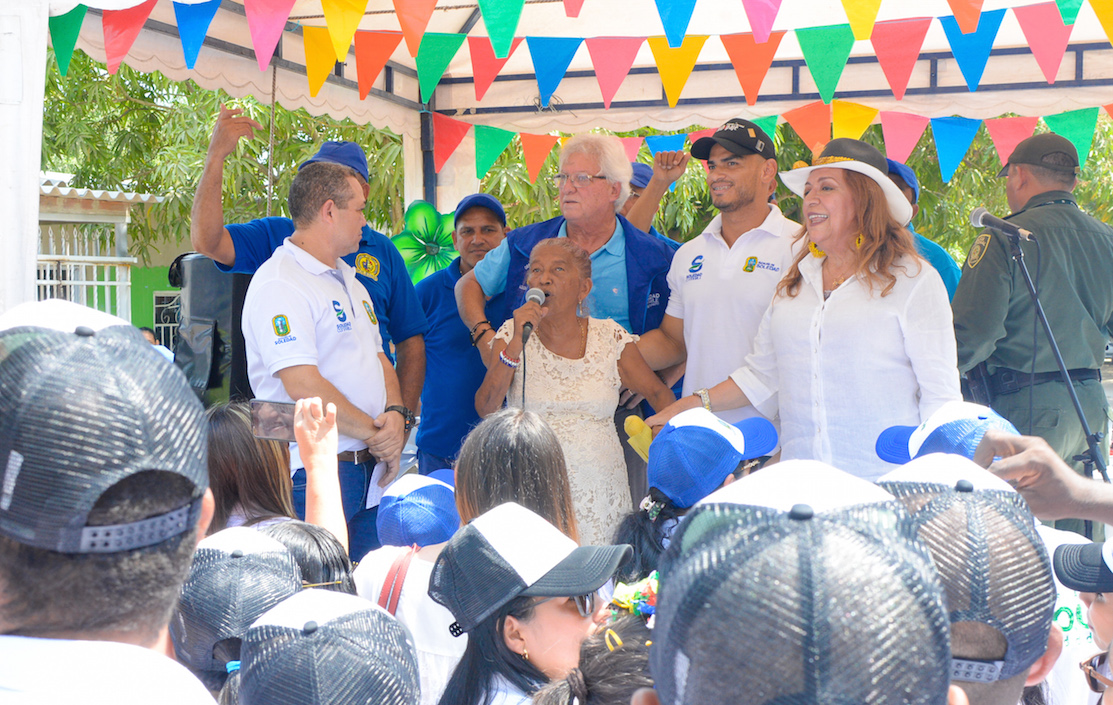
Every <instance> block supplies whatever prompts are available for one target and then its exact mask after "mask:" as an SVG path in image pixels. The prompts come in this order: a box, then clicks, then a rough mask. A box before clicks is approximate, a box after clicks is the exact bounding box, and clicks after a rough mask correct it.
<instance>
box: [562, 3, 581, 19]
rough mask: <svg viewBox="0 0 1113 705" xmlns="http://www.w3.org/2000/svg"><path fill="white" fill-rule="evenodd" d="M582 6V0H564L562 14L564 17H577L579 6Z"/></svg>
mask: <svg viewBox="0 0 1113 705" xmlns="http://www.w3.org/2000/svg"><path fill="white" fill-rule="evenodd" d="M583 6H584V0H564V16H565V17H579V16H580V8H582V7H583Z"/></svg>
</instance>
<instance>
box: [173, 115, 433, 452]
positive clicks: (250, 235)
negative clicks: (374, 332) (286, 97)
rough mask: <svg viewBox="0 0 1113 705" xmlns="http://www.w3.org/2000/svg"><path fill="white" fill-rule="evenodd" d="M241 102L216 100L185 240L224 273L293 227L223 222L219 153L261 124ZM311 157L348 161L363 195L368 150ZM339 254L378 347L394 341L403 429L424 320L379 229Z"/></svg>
mask: <svg viewBox="0 0 1113 705" xmlns="http://www.w3.org/2000/svg"><path fill="white" fill-rule="evenodd" d="M242 113H243V110H242V109H238V108H237V109H228V108H225V107H224V106H221V107H220V115H219V116H218V117H217V119H216V125H215V126H214V127H213V136H212V140H211V141H210V143H209V151H208V154H206V155H205V168H204V170H203V171H202V172H201V179H200V181H198V183H197V193H196V194H195V195H194V198H193V210H192V213H191V218H192V221H191V223H190V231H189V236H190V241H191V242H192V243H193V248H194V249H195V250H197V251H198V252H200V253H201V254H203V255H205V256H207V257H210V258H212V260H213V261H214V262H215V263H216V266H217V268H219V269H220V270H222V271H225V272H235V273H243V274H254V273H255V270H257V269H258V268H259V266H260V265H261V264H263V262H266V261H267V260H268V259H270V256H271V255H272V254H273V253H274V251H275V250H276V249H278V248H279V247H281V246H282V242H283V241H284V240H285V239H286V238H287V237H289V236H290V235H292V234H293V233H294V223H293V221H292V220H290V219H289V218H259V219H256V220H253V221H251V222H249V223H242V224H231V225H225V224H224V203H223V194H222V190H221V187H222V182H223V180H224V160H225V159H227V158H228V156H229V155H230V154H232V152H234V151H235V150H236V144H237V143H238V142H239V140H240V139H241V138H245V137H246V138H249V137H251V136H252V135H253V134H254V132H255V130H258V129H261V127H262V126H261V125H260V124H259V123H257V122H256V121H254V120H252V119H251V118H249V117H247V116H246V115H243V114H242ZM314 162H332V163H334V164H340V165H342V166H347V167H351V168H352V169H355V170H356V172H358V173H359V179H361V184H362V186H363V197H364V198H365V199H366V198H367V194H368V192H369V191H370V187H369V186H368V184H367V180H368V170H367V157H366V155H365V154H364V153H363V149H362V148H361V147H360V146H359V145H357V144H355V143H354V142H325V143H324V144H323V145H322V146H321V149H320V150H319V151H318V152H317V153H316V154H314V155H313V156H312V157H310V158H309V159H307V160H306V161H305V162H303V163H302V164H300V165H299V166H298V170H299V171H300V170H301V169H302V168H303V167H304V166H305V165H307V164H312V163H314ZM343 259H344V261H345V262H347V263H348V264H349V265H351V266H353V267H355V269H356V278H357V279H358V280H359V281H360V283H362V284H363V286H364V287H366V288H367V291H368V293H370V294H371V301H372V303H373V304H374V309H375V315H376V316H377V318H378V324H379V332H380V334H381V335H382V339H383V350H385V351H387V355H388V356H389V355H390V346H391V344H392V343H393V345H394V356H395V358H396V360H395V369H396V371H397V373H398V382H399V385H400V386H401V388H402V405H403V406H404V407H405V410H406V431H407V432H409V429H410V428H411V427H412V425H413V414H412V413H411V412H410V410H411V409H415V408H417V403H418V398H419V397H420V395H421V385H422V380H423V379H424V377H425V341H424V339H423V337H422V336H423V335H424V334H425V331H426V330H428V328H429V324H428V322H427V321H426V320H425V314H424V313H423V312H422V310H421V304H420V302H418V300H417V294H415V293H414V287H413V282H411V281H410V276H409V274H408V273H407V271H406V263H405V262H404V261H403V260H402V256H401V255H400V254H399V253H398V249H397V248H396V247H395V246H394V244H393V243H392V242H391V241H390V240H389V239H388V238H387V237H386V236H385V235H383V234H381V233H378V232H376V231H374V230H372V229H371V228H370V227H368V226H367V225H364V226H363V233H362V239H361V241H360V245H359V249H358V250H357V251H356V252H353V253H352V254H349V255H347V256H345V257H344V258H343Z"/></svg>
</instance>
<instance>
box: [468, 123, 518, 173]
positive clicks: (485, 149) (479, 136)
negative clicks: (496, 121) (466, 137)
mask: <svg viewBox="0 0 1113 705" xmlns="http://www.w3.org/2000/svg"><path fill="white" fill-rule="evenodd" d="M515 134H516V133H514V132H512V131H510V130H504V129H502V128H501V127H491V126H490V125H476V126H475V131H474V132H473V133H472V136H473V137H475V178H477V179H482V178H483V177H484V176H486V175H487V172H488V171H490V170H491V167H492V166H494V165H495V161H496V160H498V158H499V155H500V154H502V153H503V152H504V151H506V147H507V145H509V144H510V142H511V140H513V139H514V135H515Z"/></svg>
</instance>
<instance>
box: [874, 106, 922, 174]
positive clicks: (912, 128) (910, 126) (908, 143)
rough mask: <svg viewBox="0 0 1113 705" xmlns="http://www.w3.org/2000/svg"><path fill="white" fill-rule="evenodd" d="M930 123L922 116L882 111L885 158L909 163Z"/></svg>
mask: <svg viewBox="0 0 1113 705" xmlns="http://www.w3.org/2000/svg"><path fill="white" fill-rule="evenodd" d="M929 122H931V121H930V120H929V119H928V118H926V117H923V116H921V115H913V114H911V113H898V112H890V111H882V112H881V136H882V138H883V139H884V140H885V156H887V157H888V158H889V159H892V160H893V161H895V162H901V163H903V162H906V161H908V156H909V155H910V154H912V150H913V149H915V148H916V143H917V142H919V141H920V137H921V136H922V135H923V134H924V130H925V129H927V126H928V123H929Z"/></svg>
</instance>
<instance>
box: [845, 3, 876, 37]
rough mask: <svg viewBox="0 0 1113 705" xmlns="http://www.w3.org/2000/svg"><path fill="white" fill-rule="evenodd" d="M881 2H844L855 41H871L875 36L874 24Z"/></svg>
mask: <svg viewBox="0 0 1113 705" xmlns="http://www.w3.org/2000/svg"><path fill="white" fill-rule="evenodd" d="M880 7H881V0H842V8H843V9H844V10H846V19H847V20H848V21H849V22H850V29H851V30H853V31H854V38H855V39H869V38H870V35H871V34H873V23H874V22H876V21H877V10H878V8H880Z"/></svg>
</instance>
